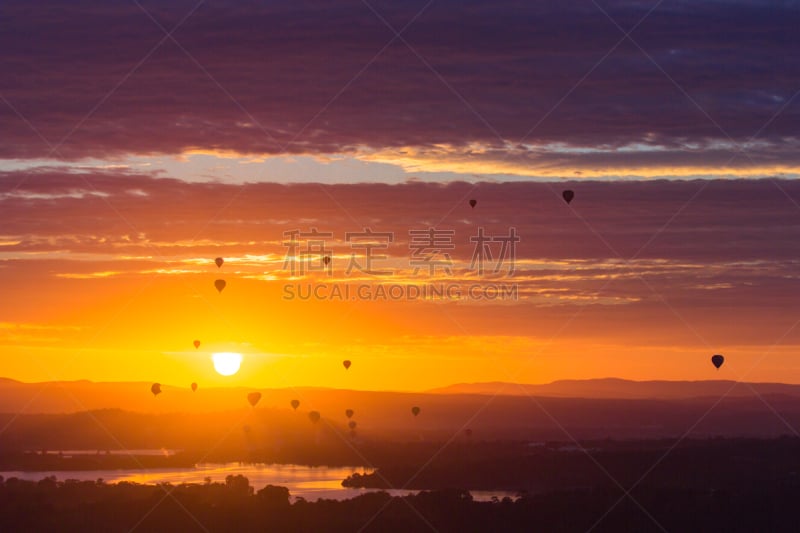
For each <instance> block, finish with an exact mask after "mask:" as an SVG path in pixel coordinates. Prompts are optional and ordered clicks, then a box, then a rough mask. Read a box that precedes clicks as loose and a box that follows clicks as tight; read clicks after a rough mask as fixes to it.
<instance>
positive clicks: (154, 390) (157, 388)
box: [150, 383, 161, 396]
mask: <svg viewBox="0 0 800 533" xmlns="http://www.w3.org/2000/svg"><path fill="white" fill-rule="evenodd" d="M150 392H152V393H153V396H158V395H159V394H161V383H153V384H152V385H151V386H150Z"/></svg>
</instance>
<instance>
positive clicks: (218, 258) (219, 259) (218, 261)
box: [214, 257, 225, 268]
mask: <svg viewBox="0 0 800 533" xmlns="http://www.w3.org/2000/svg"><path fill="white" fill-rule="evenodd" d="M214 262H215V263H216V264H217V268H219V267H221V266H222V263H224V262H225V260H224V259H223V258H221V257H217V258H216V259H214Z"/></svg>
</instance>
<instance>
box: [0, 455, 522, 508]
mask: <svg viewBox="0 0 800 533" xmlns="http://www.w3.org/2000/svg"><path fill="white" fill-rule="evenodd" d="M356 472H358V473H360V474H369V473H371V472H373V470H372V469H370V468H365V467H361V466H338V467H330V466H307V465H281V464H251V463H222V464H220V463H202V464H198V465H196V466H195V467H194V468H161V469H148V470H79V471H57V472H21V471H8V472H0V476H3V477H4V478H6V479H7V478H10V477H16V478H19V479H24V480H29V481H38V480H40V479H44V478H46V477H49V476H55V477H56V478H57V479H58V480H59V481H64V480H66V479H77V480H79V481H95V480H97V479H102V480H103V481H105V482H106V483H118V482H121V481H128V482H132V483H141V484H149V485H155V484H157V483H172V484H173V485H177V484H180V483H205V480H206V478H211V481H212V482H224V481H225V477H226V476H230V475H238V474H241V475H243V476H245V477H246V478H247V479H249V480H250V486H252V487H255V489H256V490H260V489H261V488H263V487H264V486H266V485H279V486H281V487H286V488H288V489H289V493H290V494H291V496H292V500H295V499H296V498H297V497H302V498H305V499H306V500H309V501H315V500H317V499H320V498H324V499H331V500H346V499H350V498H355V497H356V496H359V495H361V494H365V493H367V492H376V491H377V490H378V489H359V488H352V487H343V486H342V480H343V479H345V478H346V477H347V476H349V475H351V474H354V473H356ZM386 492H388V493H389V494H391V495H393V496H404V495H406V494H414V493H417V492H419V491H416V490H400V489H395V490H386ZM470 493H471V494H472V497H473V499H475V500H478V501H489V500H491V499H492V497H497V498H499V499H502V498H504V497H506V496H507V497H509V498H512V499H515V498H516V493H515V492H513V491H470Z"/></svg>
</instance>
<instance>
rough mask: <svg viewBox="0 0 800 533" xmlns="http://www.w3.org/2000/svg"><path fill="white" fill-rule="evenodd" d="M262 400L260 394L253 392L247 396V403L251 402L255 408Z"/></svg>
mask: <svg viewBox="0 0 800 533" xmlns="http://www.w3.org/2000/svg"><path fill="white" fill-rule="evenodd" d="M260 399H261V393H260V392H251V393H250V394H248V395H247V401H248V402H250V405H252V406H253V407H255V406H256V404H257V403H258V401H259V400H260Z"/></svg>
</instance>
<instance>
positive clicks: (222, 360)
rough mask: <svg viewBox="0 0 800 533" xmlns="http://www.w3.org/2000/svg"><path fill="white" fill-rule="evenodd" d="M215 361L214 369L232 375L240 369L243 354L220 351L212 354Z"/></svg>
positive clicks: (219, 372)
mask: <svg viewBox="0 0 800 533" xmlns="http://www.w3.org/2000/svg"><path fill="white" fill-rule="evenodd" d="M211 360H212V361H214V370H216V371H217V373H218V374H221V375H223V376H232V375H234V374H235V373H237V372H238V371H239V365H241V364H242V354H240V353H234V352H218V353H215V354H214V355H212V356H211Z"/></svg>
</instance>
